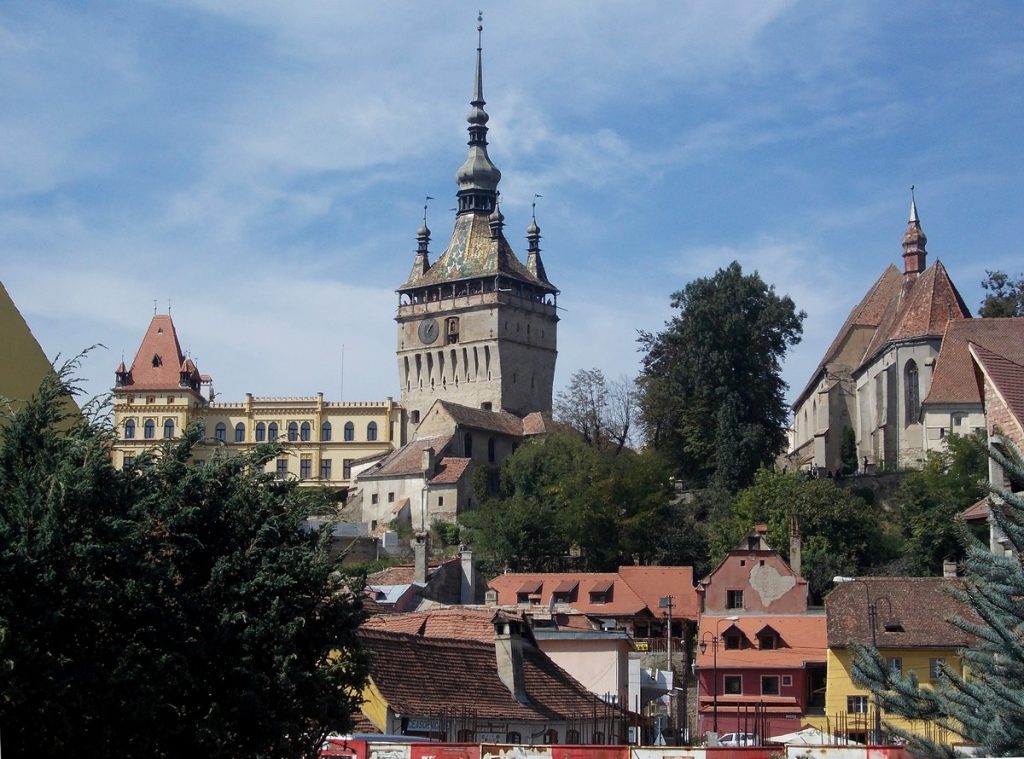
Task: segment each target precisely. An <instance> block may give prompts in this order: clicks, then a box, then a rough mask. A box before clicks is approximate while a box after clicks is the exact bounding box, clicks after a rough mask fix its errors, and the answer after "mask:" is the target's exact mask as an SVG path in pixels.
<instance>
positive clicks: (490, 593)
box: [484, 588, 498, 606]
mask: <svg viewBox="0 0 1024 759" xmlns="http://www.w3.org/2000/svg"><path fill="white" fill-rule="evenodd" d="M484 603H485V604H487V605H488V606H497V605H498V591H496V590H491V589H490V588H488V589H487V592H486V593H484Z"/></svg>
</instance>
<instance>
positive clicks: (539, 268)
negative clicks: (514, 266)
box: [526, 193, 548, 282]
mask: <svg viewBox="0 0 1024 759" xmlns="http://www.w3.org/2000/svg"><path fill="white" fill-rule="evenodd" d="M543 197H544V196H543V195H538V194H536V193H534V195H533V205H532V214H531V217H530V224H529V226H527V227H526V268H527V269H528V270H529V271H530V273H531V274H533V276H535V277H537V279H539V280H540V281H541V282H547V281H548V275H547V273H546V272H545V271H544V262H543V261H541V260H540V227H539V226H537V198H543Z"/></svg>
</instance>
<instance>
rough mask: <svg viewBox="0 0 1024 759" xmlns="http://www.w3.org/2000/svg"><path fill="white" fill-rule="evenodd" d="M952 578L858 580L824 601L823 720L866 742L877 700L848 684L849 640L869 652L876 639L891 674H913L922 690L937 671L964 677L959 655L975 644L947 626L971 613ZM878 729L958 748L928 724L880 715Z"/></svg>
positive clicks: (946, 733)
mask: <svg viewBox="0 0 1024 759" xmlns="http://www.w3.org/2000/svg"><path fill="white" fill-rule="evenodd" d="M957 582H958V581H957V580H956V578H955V577H858V578H855V579H853V580H852V581H848V582H843V583H840V584H838V585H837V586H836V588H835V590H833V591H832V592H831V593H830V594H829V595H828V597H827V598H826V599H825V610H826V615H827V625H828V655H827V664H826V666H827V673H828V674H827V680H826V692H825V717H826V719H825V722H826V726H827V729H829V731H837V732H840V733H843V734H846V735H847V736H848V737H850V738H853V739H854V740H858V741H862V742H863V741H867V740H868V739H870V738H871V736H872V734H873V729H874V721H875V714H876V711H875V701H874V699H873V697H872V695H871V692H870V691H869V690H868V689H866V688H863V687H861V686H859V685H857V684H856V683H854V681H853V677H852V671H853V656H852V651H851V649H850V647H849V644H850V643H851V642H855V643H858V644H861V645H866V646H870V645H871V644H872V642H873V640H874V642H875V644H876V647H877V648H878V651H879V652H880V653H881V655H882V656H883V657H885V659H886V661H887V662H888V665H889V669H890V671H894V672H901V673H903V674H904V675H906V674H908V673H910V672H913V673H914V674H916V675H917V678H918V681H919V682H920V683H922V684H924V685H929V684H935V683H937V682H938V681H939V680H940V679H941V677H942V666H943V665H945V666H947V667H951V668H952V669H953V670H954V671H956V672H962V666H963V665H962V659H961V656H960V650H961V649H963V648H965V647H966V646H969V645H970V644H971V643H972V642H973V638H972V637H971V636H970V635H968V634H967V633H965V632H964V631H963V630H961V629H960V628H958V627H956V626H954V625H952V624H950V623H949V622H947V621H946V619H947V618H948V617H950V616H962V617H966V616H969V611H968V609H967V607H965V606H964V605H963V604H962V603H960V601H958V600H957V599H956V598H954V597H953V595H952V594H951V593H950V592H949V587H950V586H951V585H953V584H954V583H957ZM881 723H882V731H883V733H884V732H886V726H887V725H892V726H894V727H898V728H900V729H903V730H908V731H910V732H912V733H915V734H918V735H924V736H927V737H929V738H931V739H932V740H937V741H940V742H946V743H950V744H952V743H956V742H959V738H958V736H957V735H955V734H954V733H952V732H949V731H946V730H942V729H941V728H939V727H937V726H936V725H934V724H933V723H931V722H926V721H923V720H913V721H910V720H905V719H903V718H902V717H898V716H896V715H893V714H889V713H887V712H884V711H883V712H882V714H881Z"/></svg>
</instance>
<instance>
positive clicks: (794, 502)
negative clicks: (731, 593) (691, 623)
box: [711, 469, 888, 600]
mask: <svg viewBox="0 0 1024 759" xmlns="http://www.w3.org/2000/svg"><path fill="white" fill-rule="evenodd" d="M791 517H795V518H796V520H797V524H798V526H799V528H800V535H801V540H802V550H801V574H802V575H803V576H804V577H805V578H806V579H807V581H808V587H809V590H810V593H811V596H812V598H814V599H816V600H817V599H820V598H821V596H822V594H823V593H824V592H825V591H826V590H827V589H828V588H829V587H831V583H832V578H833V577H835V576H836V575H849V574H856V573H858V572H859V571H860V570H861V569H862V568H864V567H866V566H868V565H869V564H871V563H873V562H881V561H884V560H885V559H887V558H888V555H887V552H886V551H884V550H882V549H883V547H884V541H883V539H882V524H881V521H880V519H879V517H878V515H877V513H876V512H875V511H874V510H873V509H870V508H868V507H867V506H866V504H865V503H864V501H863V500H861V499H860V498H858V497H857V496H856V495H854V494H853V493H851V492H850V491H849V490H847V489H846V488H843V487H839V486H837V485H836V484H835V481H834V480H831V479H807V478H806V477H804V476H803V475H800V474H792V473H783V472H776V471H772V470H769V469H761V470H759V471H758V472H757V475H756V476H755V478H754V484H753V485H751V486H750V487H748V488H745V489H744V490H741V491H740V492H739V493H738V494H737V495H736V497H735V499H734V501H733V503H732V510H731V514H730V515H729V516H728V517H727V518H726V519H723V520H721V521H720V522H718V523H717V524H715V525H714V526H713V528H712V541H711V554H712V559H714V558H715V557H721V556H723V555H724V554H725V553H726V552H727V551H729V550H731V549H733V548H735V547H736V545H737V544H738V543H739V542H740V540H742V538H743V536H744V535H746V534H747V532H748V531H749V530H750V528H751V527H752V526H753V525H754V524H758V523H765V524H767V525H768V543H769V544H770V545H771V547H772V548H774V549H775V550H776V551H778V552H779V553H781V554H782V555H783V556H784V557H785V558H786V559H787V560H788V559H789V526H790V518H791Z"/></svg>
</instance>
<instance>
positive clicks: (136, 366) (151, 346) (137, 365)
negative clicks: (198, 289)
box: [118, 314, 200, 390]
mask: <svg viewBox="0 0 1024 759" xmlns="http://www.w3.org/2000/svg"><path fill="white" fill-rule="evenodd" d="M120 369H121V367H120V366H119V367H118V370H120ZM182 371H188V372H189V374H190V375H191V376H192V378H193V380H194V381H195V382H196V383H197V384H198V382H199V380H200V375H199V372H198V370H197V369H196V366H195V364H194V363H193V362H192V359H188V360H187V363H186V359H185V356H184V355H183V354H182V352H181V344H180V343H179V342H178V333H177V332H176V331H175V329H174V322H173V321H171V317H170V316H168V315H166V314H159V315H156V316H154V317H153V320H152V321H151V322H150V323H149V328H148V329H147V330H146V334H145V336H143V338H142V342H141V343H140V344H139V350H138V352H137V353H136V354H135V358H134V360H133V361H132V365H131V367H130V368H129V369H128V378H127V380H126V381H125V383H124V387H126V388H131V389H133V390H179V389H180V381H181V374H180V373H181V372H182Z"/></svg>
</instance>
